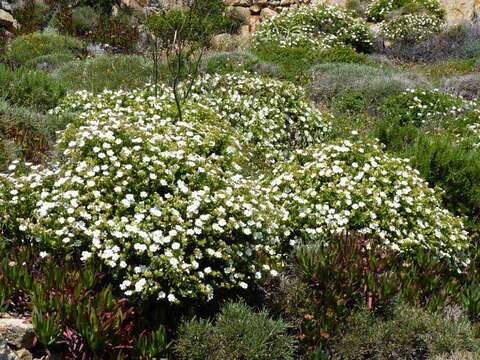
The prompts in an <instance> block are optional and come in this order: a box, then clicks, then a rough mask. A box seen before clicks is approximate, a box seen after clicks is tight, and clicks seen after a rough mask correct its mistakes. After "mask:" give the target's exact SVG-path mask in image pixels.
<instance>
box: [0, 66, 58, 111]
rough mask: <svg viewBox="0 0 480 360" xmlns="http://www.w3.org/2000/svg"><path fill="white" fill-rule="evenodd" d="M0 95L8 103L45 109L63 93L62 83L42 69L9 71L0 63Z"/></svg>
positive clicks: (51, 105)
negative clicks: (0, 85) (0, 84)
mask: <svg viewBox="0 0 480 360" xmlns="http://www.w3.org/2000/svg"><path fill="white" fill-rule="evenodd" d="M0 79H2V88H0V97H4V98H5V99H7V100H8V101H9V102H10V103H12V104H15V105H18V106H24V107H32V108H35V109H37V110H39V111H46V110H48V109H51V108H53V107H55V106H56V105H57V104H58V102H59V101H60V99H61V98H62V97H63V96H64V95H65V93H66V88H65V86H64V84H63V83H62V82H60V81H58V80H55V79H53V78H52V77H51V76H50V74H49V73H47V72H46V71H43V70H29V69H26V68H19V69H17V70H15V71H10V70H9V69H7V68H6V67H5V66H2V65H1V64H0Z"/></svg>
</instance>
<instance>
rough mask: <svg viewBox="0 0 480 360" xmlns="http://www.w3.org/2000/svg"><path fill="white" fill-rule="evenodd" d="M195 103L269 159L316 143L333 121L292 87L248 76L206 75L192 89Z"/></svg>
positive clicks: (280, 82)
mask: <svg viewBox="0 0 480 360" xmlns="http://www.w3.org/2000/svg"><path fill="white" fill-rule="evenodd" d="M193 100H194V101H196V102H199V103H202V104H204V105H206V106H208V107H209V108H211V109H213V111H214V112H215V113H217V114H219V115H220V116H221V117H222V118H224V119H227V120H228V121H229V122H230V124H231V125H232V126H234V127H235V128H237V129H239V130H240V132H241V133H242V134H244V139H243V141H246V142H247V143H249V144H251V145H252V146H254V150H255V153H256V154H255V155H256V157H257V158H258V157H260V158H266V159H267V160H271V159H278V158H279V152H282V151H286V150H289V149H292V148H302V147H305V146H307V145H310V144H314V143H318V142H319V141H321V139H323V138H324V137H325V135H326V134H327V133H328V132H329V131H330V127H331V126H330V121H331V118H330V116H329V115H324V114H322V113H321V112H320V111H318V110H317V109H316V108H314V107H312V105H310V104H309V103H308V101H307V99H306V97H305V95H304V91H303V89H301V88H299V87H297V86H295V85H293V84H291V83H288V82H282V81H276V80H270V79H268V80H267V79H263V78H260V77H253V76H252V75H247V74H227V75H223V76H222V75H207V76H205V77H203V78H201V79H200V80H199V81H197V83H196V84H195V85H194V87H193Z"/></svg>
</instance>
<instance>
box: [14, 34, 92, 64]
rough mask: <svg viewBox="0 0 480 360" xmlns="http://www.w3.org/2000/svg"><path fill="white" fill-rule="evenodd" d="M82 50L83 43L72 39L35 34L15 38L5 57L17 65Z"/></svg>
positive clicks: (62, 36) (55, 35)
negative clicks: (42, 57) (43, 57)
mask: <svg viewBox="0 0 480 360" xmlns="http://www.w3.org/2000/svg"><path fill="white" fill-rule="evenodd" d="M83 49H84V45H83V43H82V42H81V41H80V40H78V39H75V38H73V37H69V36H64V35H59V34H57V33H55V32H44V33H38V32H37V33H31V34H28V35H23V36H19V37H17V38H16V39H15V40H13V41H12V42H11V43H10V45H9V47H8V49H7V53H6V54H5V55H6V58H7V59H8V60H9V61H12V62H13V63H15V64H17V65H19V64H24V63H26V62H27V61H30V60H33V59H34V58H37V57H39V56H45V55H51V54H58V53H63V54H65V53H70V54H78V53H80V52H81V51H82V50H83Z"/></svg>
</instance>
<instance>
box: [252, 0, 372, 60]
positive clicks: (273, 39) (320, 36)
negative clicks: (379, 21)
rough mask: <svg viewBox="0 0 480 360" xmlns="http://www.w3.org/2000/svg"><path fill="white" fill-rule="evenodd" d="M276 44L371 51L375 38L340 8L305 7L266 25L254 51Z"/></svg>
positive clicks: (256, 38)
mask: <svg viewBox="0 0 480 360" xmlns="http://www.w3.org/2000/svg"><path fill="white" fill-rule="evenodd" d="M272 43H273V44H275V45H276V46H278V47H280V48H294V47H302V46H308V47H314V48H318V49H328V48H331V47H334V46H340V45H351V46H352V47H353V48H355V49H356V50H359V51H365V50H368V49H369V48H370V47H371V45H372V35H371V33H370V30H369V28H368V26H367V24H366V23H365V22H364V21H362V20H361V19H358V18H354V17H353V16H351V15H349V14H348V13H347V12H346V11H345V10H342V9H340V8H338V7H336V6H328V5H323V4H319V5H314V6H301V7H298V8H292V9H290V10H287V11H284V12H282V13H281V14H279V15H277V16H274V17H272V18H271V19H268V20H266V21H264V22H263V23H262V24H261V25H260V27H259V29H258V30H257V31H256V32H255V33H254V36H253V44H254V47H262V46H264V45H265V44H272Z"/></svg>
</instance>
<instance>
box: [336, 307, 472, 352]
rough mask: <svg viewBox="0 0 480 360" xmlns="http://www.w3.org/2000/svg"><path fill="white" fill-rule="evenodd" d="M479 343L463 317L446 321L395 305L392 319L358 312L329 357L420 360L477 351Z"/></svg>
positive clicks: (350, 320)
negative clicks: (456, 352)
mask: <svg viewBox="0 0 480 360" xmlns="http://www.w3.org/2000/svg"><path fill="white" fill-rule="evenodd" d="M478 346H479V343H478V340H477V339H476V338H475V336H474V332H473V329H472V325H471V324H470V323H469V321H468V320H467V319H466V318H465V317H462V316H460V317H457V318H453V319H452V318H445V317H443V316H442V315H441V314H438V313H435V314H430V313H428V312H426V311H424V310H421V309H418V308H415V307H411V306H408V305H403V304H400V305H397V306H395V308H394V310H393V314H392V315H391V317H386V318H383V319H382V318H378V317H375V316H374V315H373V314H372V313H371V312H369V311H368V310H361V311H359V312H357V313H356V314H354V315H352V316H351V317H350V318H349V319H348V321H347V329H346V331H345V332H344V333H342V334H341V335H340V336H338V337H337V338H336V339H335V341H334V345H333V347H332V358H333V359H342V360H348V359H352V360H357V359H366V358H371V359H412V360H413V359H422V358H427V357H433V356H436V355H439V354H443V353H447V352H448V353H450V352H455V351H476V350H478Z"/></svg>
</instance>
